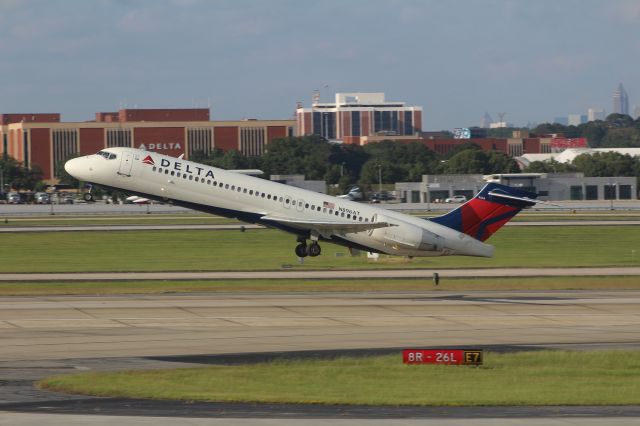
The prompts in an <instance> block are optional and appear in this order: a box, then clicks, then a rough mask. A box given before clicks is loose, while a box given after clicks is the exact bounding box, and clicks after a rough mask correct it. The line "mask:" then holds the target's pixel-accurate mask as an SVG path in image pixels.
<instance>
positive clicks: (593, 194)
mask: <svg viewBox="0 0 640 426" xmlns="http://www.w3.org/2000/svg"><path fill="white" fill-rule="evenodd" d="M597 199H598V185H587V186H585V200H597Z"/></svg>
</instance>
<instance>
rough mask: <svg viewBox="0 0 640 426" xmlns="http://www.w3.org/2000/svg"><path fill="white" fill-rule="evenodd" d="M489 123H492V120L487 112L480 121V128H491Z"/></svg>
mask: <svg viewBox="0 0 640 426" xmlns="http://www.w3.org/2000/svg"><path fill="white" fill-rule="evenodd" d="M491 123H493V118H491V116H490V115H489V113H488V112H485V113H484V117H482V120H480V127H481V128H483V129H488V128H489V126H491Z"/></svg>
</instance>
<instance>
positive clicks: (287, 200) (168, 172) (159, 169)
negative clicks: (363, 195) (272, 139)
mask: <svg viewBox="0 0 640 426" xmlns="http://www.w3.org/2000/svg"><path fill="white" fill-rule="evenodd" d="M153 171H154V172H158V173H161V174H162V173H164V174H165V175H171V176H174V177H177V178H180V177H181V178H182V179H184V180H191V181H194V182H200V183H203V184H206V185H211V186H217V187H218V188H224V189H227V190H231V191H236V192H240V193H243V194H249V195H255V196H256V197H260V198H266V199H267V200H273V201H276V202H280V203H281V202H283V200H284V203H285V204H290V205H291V206H295V205H296V201H295V200H291V199H290V198H285V199H283V198H282V197H278V196H277V195H271V194H267V193H265V192H260V191H254V190H253V189H247V188H242V187H240V186H238V187H236V186H235V185H229V184H228V183H223V182H218V181H215V180H211V179H206V178H204V177H203V178H200V177H198V176H193V175H192V174H188V173H180V172H176V171H175V170H169V169H163V168H162V167H157V166H153ZM297 205H298V207H302V206H303V202H302V201H300V200H298V201H297ZM304 208H305V209H311V210H312V211H318V212H319V211H322V213H325V214H329V215H334V214H335V216H339V217H346V218H347V219H353V220H354V221H359V222H369V219H368V218H363V217H362V216H357V215H355V214H354V215H352V214H350V213H345V212H340V211H338V210H334V209H328V208H326V207H320V206H316V205H313V204H311V205H309V203H305V204H304Z"/></svg>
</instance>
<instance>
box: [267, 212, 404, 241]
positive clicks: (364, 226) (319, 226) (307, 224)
mask: <svg viewBox="0 0 640 426" xmlns="http://www.w3.org/2000/svg"><path fill="white" fill-rule="evenodd" d="M260 219H262V220H264V221H271V222H277V223H282V224H285V225H289V226H291V227H293V228H297V229H304V230H309V231H317V232H318V233H319V234H320V235H322V236H323V237H325V238H330V237H331V235H338V234H352V233H356V232H362V231H368V230H370V229H377V228H385V227H387V226H396V225H393V224H390V223H388V222H352V221H332V220H330V221H318V220H304V219H292V218H288V217H281V216H270V215H266V216H262V217H261V218H260Z"/></svg>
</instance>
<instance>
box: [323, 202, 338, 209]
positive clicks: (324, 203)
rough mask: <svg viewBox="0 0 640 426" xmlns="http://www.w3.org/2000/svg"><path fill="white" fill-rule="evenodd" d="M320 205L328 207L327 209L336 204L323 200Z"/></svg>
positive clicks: (332, 207)
mask: <svg viewBox="0 0 640 426" xmlns="http://www.w3.org/2000/svg"><path fill="white" fill-rule="evenodd" d="M322 207H326V208H328V209H334V208H335V207H336V205H335V204H333V203H330V202H328V201H324V202H323V203H322Z"/></svg>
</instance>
